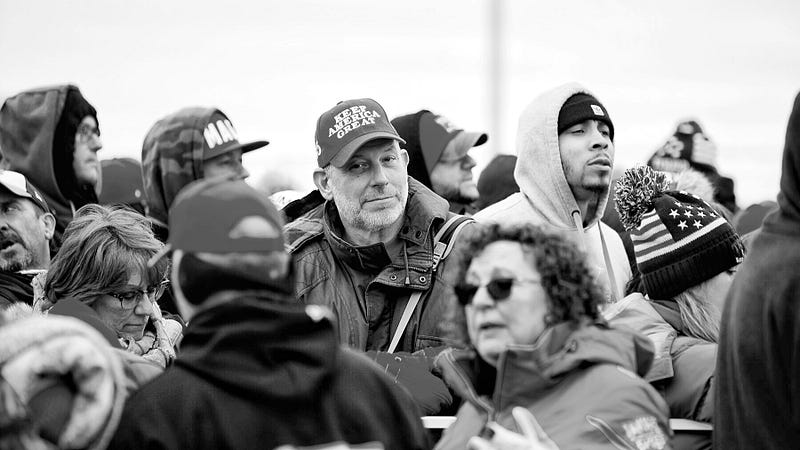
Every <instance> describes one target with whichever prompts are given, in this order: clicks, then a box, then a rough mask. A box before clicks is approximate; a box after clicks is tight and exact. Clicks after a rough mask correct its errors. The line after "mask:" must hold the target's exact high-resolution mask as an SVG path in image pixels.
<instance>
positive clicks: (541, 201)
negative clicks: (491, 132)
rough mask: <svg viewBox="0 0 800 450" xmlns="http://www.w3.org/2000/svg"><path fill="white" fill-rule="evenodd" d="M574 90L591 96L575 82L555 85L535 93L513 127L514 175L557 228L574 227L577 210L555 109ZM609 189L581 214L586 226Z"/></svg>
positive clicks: (596, 218) (591, 222)
mask: <svg viewBox="0 0 800 450" xmlns="http://www.w3.org/2000/svg"><path fill="white" fill-rule="evenodd" d="M575 94H587V95H589V96H592V97H595V96H594V94H592V93H591V92H590V91H589V90H588V89H586V88H585V87H583V86H581V85H580V84H578V83H568V84H564V85H561V86H558V87H556V88H553V89H551V90H549V91H547V92H544V93H543V94H541V95H539V96H538V97H537V98H536V99H534V100H533V101H532V102H531V103H530V104H529V105H528V107H527V108H525V110H524V111H523V112H522V115H521V116H520V118H519V126H518V128H517V143H516V148H517V165H516V167H515V168H514V179H515V180H516V181H517V184H518V185H519V188H520V192H522V193H523V194H525V196H526V197H528V199H530V202H531V204H532V206H533V207H534V208H535V209H537V210H538V211H539V212H540V213H541V215H542V216H543V217H544V218H545V221H546V222H548V223H549V224H551V225H553V226H554V227H557V228H561V229H575V228H576V225H575V222H576V221H575V219H574V218H573V213H575V212H578V213H579V211H580V209H579V208H578V203H577V202H576V201H575V197H574V195H573V194H572V190H571V189H570V187H569V184H568V183H567V178H566V176H565V175H564V169H563V166H562V164H561V152H560V150H559V147H558V117H559V113H560V112H561V107H562V106H563V105H564V103H565V102H566V101H567V100H568V99H569V98H570V97H572V96H573V95H575ZM595 98H596V97H595ZM609 192H610V191H609V190H608V189H607V190H605V191H604V192H603V193H602V194H601V195H600V196H599V198H598V199H597V208H596V210H595V213H594V217H591V218H583V219H584V220H583V222H585V223H586V224H587V226H586V228H588V227H590V226H592V225H594V224H595V223H597V222H598V221H599V220H600V219H601V218H602V217H603V212H604V211H605V206H606V203H607V201H608V196H609Z"/></svg>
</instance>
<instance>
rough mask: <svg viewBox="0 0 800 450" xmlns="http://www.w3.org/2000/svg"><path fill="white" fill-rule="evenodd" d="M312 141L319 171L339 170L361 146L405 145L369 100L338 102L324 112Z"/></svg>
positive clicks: (385, 117)
mask: <svg viewBox="0 0 800 450" xmlns="http://www.w3.org/2000/svg"><path fill="white" fill-rule="evenodd" d="M314 139H315V144H316V147H317V165H319V167H325V166H327V165H328V164H333V166H334V167H341V166H342V165H343V164H344V163H346V162H347V160H348V159H350V157H351V156H353V153H355V152H356V150H358V149H359V148H360V147H361V146H362V145H364V144H366V143H367V142H369V141H372V140H375V139H393V140H395V141H398V142H400V143H401V144H405V143H406V141H404V140H403V138H401V137H400V135H399V134H397V131H396V130H395V129H394V127H393V126H392V124H391V123H390V122H389V117H388V116H387V115H386V111H384V110H383V107H382V106H381V105H380V104H378V102H376V101H375V100H372V99H369V98H360V99H356V100H346V101H342V102H339V103H337V104H336V106H334V107H333V108H331V109H329V110H328V111H325V112H324V113H323V114H322V115H321V116H319V119H318V120H317V131H316V133H315V136H314Z"/></svg>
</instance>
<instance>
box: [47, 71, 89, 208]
mask: <svg viewBox="0 0 800 450" xmlns="http://www.w3.org/2000/svg"><path fill="white" fill-rule="evenodd" d="M86 116H92V117H94V119H95V121H97V110H95V109H94V107H93V106H92V105H90V104H89V102H87V101H86V99H85V98H83V95H81V91H80V90H79V89H78V88H77V87H75V86H69V87H68V88H67V96H66V99H65V101H64V110H63V111H62V112H61V117H60V118H59V120H58V124H57V125H56V129H55V134H54V136H53V172H54V174H55V177H56V183H57V184H58V189H59V190H60V191H61V194H62V195H63V196H64V197H66V199H67V200H69V201H72V202H73V203H74V204H75V209H78V208H80V207H81V206H83V205H86V204H89V203H97V194H96V193H95V191H94V186H83V185H80V184H79V183H78V179H77V178H76V177H75V171H74V170H72V162H73V159H74V153H75V134H76V133H77V132H78V125H80V123H81V121H82V120H83V118H84V117H86ZM97 126H98V131H99V129H100V123H99V122H98V125H97Z"/></svg>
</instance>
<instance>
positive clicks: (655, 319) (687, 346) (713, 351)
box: [603, 293, 717, 422]
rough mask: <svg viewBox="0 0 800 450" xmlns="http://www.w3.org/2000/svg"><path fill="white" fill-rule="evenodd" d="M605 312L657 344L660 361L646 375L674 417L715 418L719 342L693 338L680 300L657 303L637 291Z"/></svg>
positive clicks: (620, 324)
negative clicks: (687, 327) (688, 332)
mask: <svg viewBox="0 0 800 450" xmlns="http://www.w3.org/2000/svg"><path fill="white" fill-rule="evenodd" d="M671 306H672V307H671ZM603 315H604V316H605V318H606V319H607V320H608V321H609V323H610V324H611V325H612V326H627V327H630V328H632V329H634V330H636V331H639V332H641V333H643V334H644V335H646V336H647V337H649V338H650V340H651V341H652V342H653V345H654V346H655V349H656V353H655V359H654V362H653V366H652V367H651V369H650V371H648V373H647V374H646V375H645V377H644V378H645V379H646V380H647V381H649V382H650V383H652V384H653V386H654V387H656V388H657V389H658V390H659V391H660V392H661V394H662V395H663V396H664V398H665V399H666V400H667V404H668V405H669V410H670V417H676V418H682V419H690V420H697V421H700V422H711V420H712V419H713V417H714V367H715V366H716V358H717V344H716V343H713V342H708V341H704V340H701V339H696V338H693V337H690V336H687V335H686V334H685V333H684V332H683V329H684V326H683V322H682V321H681V317H680V313H679V312H678V310H677V304H675V302H669V301H659V302H652V301H648V300H646V299H645V298H644V297H643V296H642V294H638V293H635V294H631V295H629V296H627V297H625V298H624V299H622V300H620V301H619V302H617V303H615V304H614V305H612V306H611V307H609V308H606V310H605V311H603Z"/></svg>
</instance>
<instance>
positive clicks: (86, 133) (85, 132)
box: [76, 123, 100, 143]
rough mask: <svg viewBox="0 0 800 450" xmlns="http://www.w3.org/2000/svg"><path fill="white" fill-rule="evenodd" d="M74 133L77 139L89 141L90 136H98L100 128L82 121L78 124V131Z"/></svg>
mask: <svg viewBox="0 0 800 450" xmlns="http://www.w3.org/2000/svg"><path fill="white" fill-rule="evenodd" d="M76 134H77V136H78V140H79V141H80V142H84V143H85V142H89V140H91V139H92V137H100V130H99V129H98V128H97V127H93V126H91V125H87V124H85V123H82V124H80V125H78V131H77V132H76Z"/></svg>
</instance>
